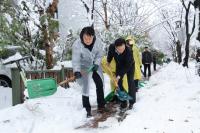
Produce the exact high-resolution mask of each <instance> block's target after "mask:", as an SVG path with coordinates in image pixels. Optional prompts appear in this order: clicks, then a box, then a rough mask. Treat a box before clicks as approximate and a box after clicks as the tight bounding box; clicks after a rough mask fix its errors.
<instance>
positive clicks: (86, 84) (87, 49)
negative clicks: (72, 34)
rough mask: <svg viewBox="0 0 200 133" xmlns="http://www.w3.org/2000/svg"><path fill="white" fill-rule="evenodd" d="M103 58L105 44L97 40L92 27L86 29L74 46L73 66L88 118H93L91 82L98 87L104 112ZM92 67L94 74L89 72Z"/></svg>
mask: <svg viewBox="0 0 200 133" xmlns="http://www.w3.org/2000/svg"><path fill="white" fill-rule="evenodd" d="M102 56H103V43H102V42H101V41H100V39H98V38H96V36H95V31H94V29H93V28H92V27H84V28H83V29H82V31H81V33H80V38H79V39H78V40H76V41H75V42H74V44H73V46H72V66H73V72H74V76H75V78H76V81H77V82H78V83H79V84H80V86H81V87H82V103H83V107H84V108H85V109H86V111H87V117H91V116H92V114H91V105H90V102H89V90H90V83H91V82H90V80H91V79H93V80H94V83H95V85H96V94H97V105H98V111H99V112H104V109H105V103H106V102H105V100H104V84H103V72H102V69H101V59H102ZM91 66H93V67H92V69H91V70H92V72H88V71H87V70H88V69H89V68H90V67H91Z"/></svg>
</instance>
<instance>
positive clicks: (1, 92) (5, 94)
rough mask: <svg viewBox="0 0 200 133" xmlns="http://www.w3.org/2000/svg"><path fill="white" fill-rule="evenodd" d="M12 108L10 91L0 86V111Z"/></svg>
mask: <svg viewBox="0 0 200 133" xmlns="http://www.w3.org/2000/svg"><path fill="white" fill-rule="evenodd" d="M10 106H12V89H11V88H8V87H3V86H0V109H3V108H7V107H10Z"/></svg>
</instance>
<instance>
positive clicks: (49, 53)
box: [43, 0, 58, 69]
mask: <svg viewBox="0 0 200 133" xmlns="http://www.w3.org/2000/svg"><path fill="white" fill-rule="evenodd" d="M57 5H58V0H53V2H52V3H51V4H50V5H49V7H48V8H47V10H46V13H47V14H48V17H51V18H54V15H55V13H56V12H57ZM43 28H44V46H45V51H46V67H47V69H51V68H53V48H52V47H53V45H54V39H55V38H56V37H55V35H56V34H55V33H54V32H50V30H49V29H48V27H47V26H45V27H43Z"/></svg>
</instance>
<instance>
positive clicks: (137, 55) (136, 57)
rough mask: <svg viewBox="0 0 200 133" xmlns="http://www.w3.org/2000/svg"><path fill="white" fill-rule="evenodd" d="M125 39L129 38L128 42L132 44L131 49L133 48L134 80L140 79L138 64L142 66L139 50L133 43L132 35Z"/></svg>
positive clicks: (140, 73)
mask: <svg viewBox="0 0 200 133" xmlns="http://www.w3.org/2000/svg"><path fill="white" fill-rule="evenodd" d="M126 40H130V41H129V43H130V45H133V47H132V50H133V58H134V61H135V72H134V80H141V78H142V72H141V69H140V66H142V59H141V55H140V50H139V48H138V47H137V45H136V44H135V40H134V37H133V36H130V35H129V36H128V37H127V38H126Z"/></svg>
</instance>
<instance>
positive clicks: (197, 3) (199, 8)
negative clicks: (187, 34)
mask: <svg viewBox="0 0 200 133" xmlns="http://www.w3.org/2000/svg"><path fill="white" fill-rule="evenodd" d="M194 6H195V9H196V12H199V19H200V0H195V1H194ZM197 40H198V41H200V20H199V32H198V35H197Z"/></svg>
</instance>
